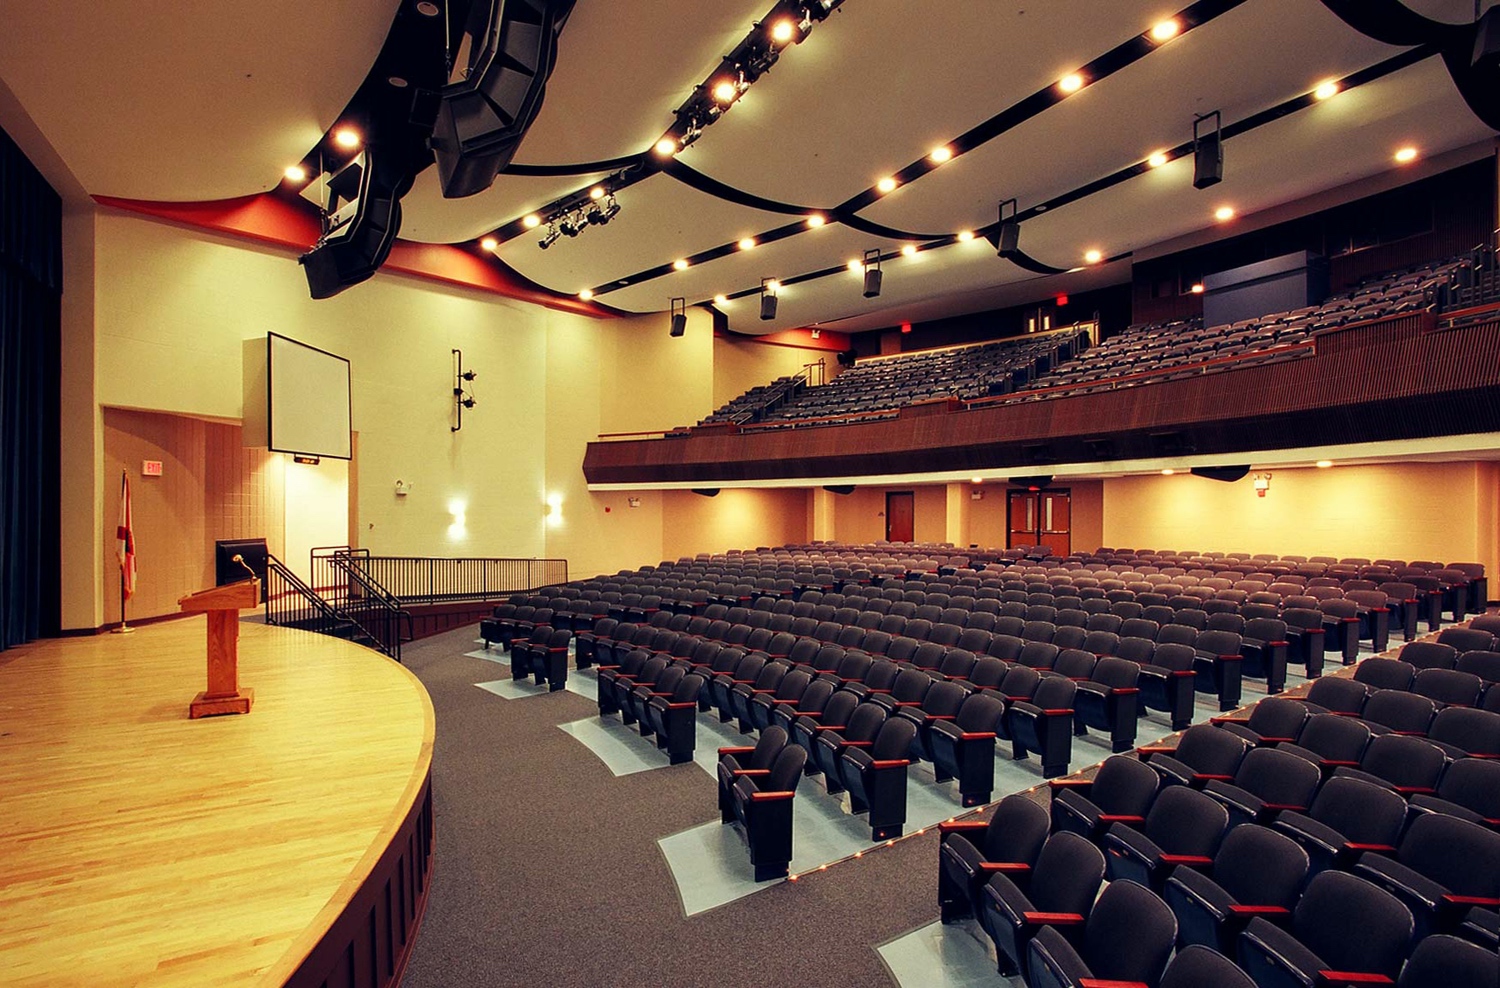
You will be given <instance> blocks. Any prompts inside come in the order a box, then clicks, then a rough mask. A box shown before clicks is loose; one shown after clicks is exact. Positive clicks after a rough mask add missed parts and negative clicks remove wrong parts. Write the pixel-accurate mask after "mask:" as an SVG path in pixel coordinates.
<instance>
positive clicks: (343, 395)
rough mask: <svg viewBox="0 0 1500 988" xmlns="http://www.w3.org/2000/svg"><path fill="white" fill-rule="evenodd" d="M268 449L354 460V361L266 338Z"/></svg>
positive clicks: (275, 337) (293, 342) (281, 338)
mask: <svg viewBox="0 0 1500 988" xmlns="http://www.w3.org/2000/svg"><path fill="white" fill-rule="evenodd" d="M266 345H267V355H266V356H267V363H268V365H269V374H268V375H267V399H268V402H267V404H268V424H269V431H268V435H267V440H268V441H267V445H268V446H269V447H270V448H271V450H272V451H273V452H278V453H296V454H300V455H303V456H327V457H331V458H332V459H336V460H347V459H349V458H350V452H351V451H350V441H349V430H350V422H349V418H350V415H349V408H350V405H349V402H350V398H349V361H348V360H347V359H346V358H344V357H339V356H336V355H334V354H331V353H329V352H327V351H326V350H319V349H318V348H317V347H312V346H308V345H307V344H306V343H298V342H297V341H296V340H292V339H288V338H287V337H285V336H278V335H276V334H275V333H268V334H267V335H266Z"/></svg>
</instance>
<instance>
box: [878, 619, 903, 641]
mask: <svg viewBox="0 0 1500 988" xmlns="http://www.w3.org/2000/svg"><path fill="white" fill-rule="evenodd" d="M907 620H908V619H907V618H906V617H903V616H902V615H900V614H887V615H886V616H885V617H883V618H881V619H880V623H879V624H878V625H877V627H876V630H878V631H882V632H884V633H886V634H888V635H890V636H892V637H895V636H896V635H899V634H901V633H903V632H904V631H905V630H906V622H907Z"/></svg>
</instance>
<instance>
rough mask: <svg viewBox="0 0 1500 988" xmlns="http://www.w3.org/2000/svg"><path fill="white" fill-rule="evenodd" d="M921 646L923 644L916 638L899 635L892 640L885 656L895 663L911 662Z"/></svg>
mask: <svg viewBox="0 0 1500 988" xmlns="http://www.w3.org/2000/svg"><path fill="white" fill-rule="evenodd" d="M921 646H922V643H921V642H919V641H917V640H916V639H915V638H908V637H907V636H906V635H898V636H897V637H895V638H892V639H891V643H890V645H889V646H887V647H886V650H885V655H886V658H888V659H891V660H892V661H894V662H910V661H911V660H912V656H914V655H916V654H917V649H918V648H920V647H921Z"/></svg>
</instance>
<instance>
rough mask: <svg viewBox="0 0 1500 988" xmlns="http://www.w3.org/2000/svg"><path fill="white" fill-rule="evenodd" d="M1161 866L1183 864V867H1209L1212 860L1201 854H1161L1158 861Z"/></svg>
mask: <svg viewBox="0 0 1500 988" xmlns="http://www.w3.org/2000/svg"><path fill="white" fill-rule="evenodd" d="M1158 860H1159V861H1161V863H1162V864H1185V865H1211V864H1213V863H1214V859H1213V858H1210V857H1208V856H1206V855H1203V854H1163V855H1162V856H1161V857H1160V858H1159V859H1158Z"/></svg>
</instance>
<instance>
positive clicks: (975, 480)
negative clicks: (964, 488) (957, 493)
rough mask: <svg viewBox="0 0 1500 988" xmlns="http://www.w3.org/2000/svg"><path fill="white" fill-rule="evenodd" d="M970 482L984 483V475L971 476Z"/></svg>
mask: <svg viewBox="0 0 1500 988" xmlns="http://www.w3.org/2000/svg"><path fill="white" fill-rule="evenodd" d="M969 483H971V484H982V483H984V478H983V477H970V478H969Z"/></svg>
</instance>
